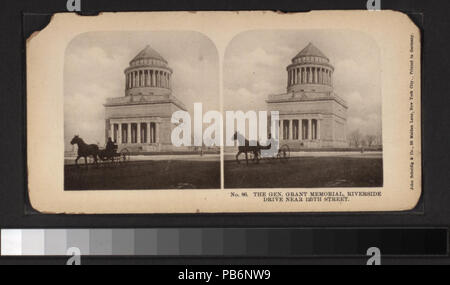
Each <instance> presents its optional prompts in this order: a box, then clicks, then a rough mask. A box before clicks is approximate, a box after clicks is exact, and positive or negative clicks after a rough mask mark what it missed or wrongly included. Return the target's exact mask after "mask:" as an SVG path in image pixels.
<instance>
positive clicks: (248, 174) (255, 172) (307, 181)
mask: <svg viewBox="0 0 450 285" xmlns="http://www.w3.org/2000/svg"><path fill="white" fill-rule="evenodd" d="M224 172H225V188H277V187H279V188H294V187H379V186H382V185H383V161H382V158H373V157H372V158H370V157H368V158H354V157H353V158H352V157H302V158H299V157H296V158H290V159H289V160H288V161H286V162H281V161H279V160H263V161H261V162H260V163H259V164H256V163H249V165H246V164H245V163H241V164H238V163H236V162H235V161H226V162H225V169H224Z"/></svg>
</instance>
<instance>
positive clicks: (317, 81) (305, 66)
mask: <svg viewBox="0 0 450 285" xmlns="http://www.w3.org/2000/svg"><path fill="white" fill-rule="evenodd" d="M286 69H287V72H288V82H287V91H288V92H331V91H332V89H333V88H332V86H333V81H332V75H333V72H334V67H333V66H332V65H331V64H330V60H329V59H328V57H327V56H326V55H325V54H324V53H323V52H322V51H320V50H319V49H318V48H317V47H316V46H315V45H313V44H312V43H309V44H308V45H307V46H306V47H305V48H303V49H302V50H301V51H300V52H299V53H297V55H296V56H295V57H293V58H292V62H291V64H290V65H288V67H287V68H286Z"/></svg>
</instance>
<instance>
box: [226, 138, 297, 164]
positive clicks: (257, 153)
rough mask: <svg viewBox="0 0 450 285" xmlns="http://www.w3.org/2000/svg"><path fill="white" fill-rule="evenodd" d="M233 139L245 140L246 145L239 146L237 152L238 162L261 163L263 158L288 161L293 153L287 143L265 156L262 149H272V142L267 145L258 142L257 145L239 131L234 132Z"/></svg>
mask: <svg viewBox="0 0 450 285" xmlns="http://www.w3.org/2000/svg"><path fill="white" fill-rule="evenodd" d="M233 139H234V140H240V141H243V142H244V145H241V146H239V147H238V152H237V154H236V161H237V162H238V163H241V162H246V164H248V162H249V161H251V162H255V163H259V161H260V160H261V159H272V160H275V159H277V160H280V161H282V162H286V161H287V160H288V159H289V157H290V155H291V150H290V148H289V146H288V145H287V144H284V145H282V146H281V147H279V148H278V151H277V152H274V153H273V154H269V155H264V156H263V155H262V152H261V150H268V149H270V148H271V143H270V144H269V145H267V146H262V145H260V144H259V142H256V145H251V144H250V142H249V141H248V140H247V139H246V138H245V137H243V136H242V135H241V134H239V133H238V132H236V133H235V134H234V136H233Z"/></svg>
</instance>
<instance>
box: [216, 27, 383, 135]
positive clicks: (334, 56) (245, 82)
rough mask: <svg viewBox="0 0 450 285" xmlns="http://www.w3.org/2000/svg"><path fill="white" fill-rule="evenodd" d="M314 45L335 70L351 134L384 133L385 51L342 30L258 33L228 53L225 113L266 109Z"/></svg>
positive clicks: (249, 34)
mask: <svg viewBox="0 0 450 285" xmlns="http://www.w3.org/2000/svg"><path fill="white" fill-rule="evenodd" d="M309 42H312V43H313V44H314V45H315V46H316V47H317V48H318V49H320V50H321V51H322V52H323V53H324V54H325V55H326V56H327V57H328V58H329V59H330V63H331V64H332V65H333V66H334V68H335V71H334V76H333V81H334V91H335V92H336V93H337V94H338V95H339V96H340V97H342V98H343V99H345V100H346V101H347V104H348V106H349V108H348V118H347V126H348V133H350V132H352V131H353V130H356V129H359V130H360V132H361V133H363V134H375V135H376V134H381V83H380V77H381V70H380V50H379V48H378V46H377V44H376V42H374V41H373V40H372V38H371V37H370V36H369V35H366V34H363V33H360V32H354V31H349V30H345V31H340V30H305V31H302V30H273V31H268V30H264V31H262V30H255V31H248V32H244V33H241V34H239V35H237V36H236V37H234V39H233V40H232V41H231V42H230V44H229V45H228V47H227V49H226V51H225V59H224V75H223V76H224V92H223V94H224V109H225V110H242V111H248V110H266V109H267V106H266V103H265V100H266V99H267V98H268V96H269V94H281V93H285V92H286V87H287V86H286V84H287V72H286V67H287V66H288V65H289V64H290V63H291V60H292V58H293V57H294V56H295V55H296V54H297V53H298V52H300V51H301V50H302V49H303V48H304V47H306V45H307V44H308V43H309Z"/></svg>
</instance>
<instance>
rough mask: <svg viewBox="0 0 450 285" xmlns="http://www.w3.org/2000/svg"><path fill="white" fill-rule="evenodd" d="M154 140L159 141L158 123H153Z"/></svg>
mask: <svg viewBox="0 0 450 285" xmlns="http://www.w3.org/2000/svg"><path fill="white" fill-rule="evenodd" d="M155 142H156V143H159V123H155Z"/></svg>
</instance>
